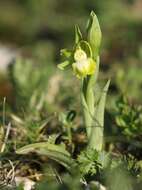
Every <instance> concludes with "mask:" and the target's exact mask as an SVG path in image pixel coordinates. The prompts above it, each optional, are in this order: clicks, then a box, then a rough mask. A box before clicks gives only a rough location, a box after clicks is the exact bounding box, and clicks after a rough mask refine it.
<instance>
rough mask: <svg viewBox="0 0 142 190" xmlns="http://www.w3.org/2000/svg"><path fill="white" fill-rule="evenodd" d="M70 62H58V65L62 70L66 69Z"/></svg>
mask: <svg viewBox="0 0 142 190" xmlns="http://www.w3.org/2000/svg"><path fill="white" fill-rule="evenodd" d="M69 64H70V62H69V61H64V62H62V63H60V64H58V65H57V67H58V68H59V69H61V70H64V69H65V67H67V66H68V65H69Z"/></svg>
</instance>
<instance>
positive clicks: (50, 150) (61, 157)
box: [16, 142, 75, 170]
mask: <svg viewBox="0 0 142 190" xmlns="http://www.w3.org/2000/svg"><path fill="white" fill-rule="evenodd" d="M32 152H34V153H37V154H39V155H45V156H47V157H49V158H50V159H52V160H54V161H56V162H58V163H59V164H61V165H63V166H64V167H65V168H67V169H68V170H71V168H72V167H74V165H75V162H74V160H73V159H72V158H71V156H70V154H69V152H68V151H66V150H65V147H64V146H62V145H55V144H50V143H48V142H42V143H34V144H30V145H27V146H24V147H22V148H20V149H18V150H17V151H16V153H17V154H28V153H32Z"/></svg>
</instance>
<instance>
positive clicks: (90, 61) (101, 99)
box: [17, 12, 110, 175]
mask: <svg viewBox="0 0 142 190" xmlns="http://www.w3.org/2000/svg"><path fill="white" fill-rule="evenodd" d="M101 36H102V34H101V30H100V26H99V22H98V19H97V16H96V15H95V13H94V12H91V14H90V18H89V21H88V24H87V31H86V38H85V39H84V38H83V36H82V34H81V32H80V29H79V27H78V26H76V27H75V44H74V47H73V49H72V50H71V51H69V50H66V49H64V50H61V55H62V57H64V61H63V62H62V63H61V64H59V65H58V67H59V68H60V69H62V70H64V69H65V67H70V68H72V72H73V74H74V75H75V76H76V77H77V78H78V79H79V80H80V81H81V92H80V94H81V95H80V97H81V101H82V112H83V117H84V126H85V129H86V134H87V148H86V149H85V150H84V151H83V152H82V153H81V154H80V155H78V156H77V157H78V159H77V160H75V159H73V158H72V152H70V153H69V152H68V151H67V150H66V145H65V144H64V143H61V144H56V143H55V141H52V142H40V143H35V144H30V145H27V146H25V147H22V148H20V149H18V150H17V153H18V154H28V153H29V152H35V153H37V154H39V155H45V156H48V157H49V158H50V159H52V160H54V161H57V162H58V163H59V164H61V165H63V166H64V167H65V168H67V169H68V170H69V171H72V170H73V168H75V167H77V168H78V169H79V170H80V172H81V173H82V174H83V175H85V174H87V173H90V174H92V175H93V174H95V173H96V172H97V169H99V168H101V167H102V162H101V161H100V160H99V158H100V157H101V155H100V151H102V148H103V130H104V129H103V128H104V110H105V100H106V94H107V90H108V87H109V83H110V81H108V82H107V83H106V85H105V87H104V89H103V90H102V92H101V93H100V92H98V91H97V90H96V88H95V87H96V85H97V79H98V74H99V51H100V45H101ZM72 117H73V118H74V113H73V112H72V114H71V112H70V114H68V116H67V117H65V119H63V118H62V121H63V120H64V121H63V125H64V126H65V128H67V129H66V130H67V136H68V140H69V144H72V143H73V142H72V129H71V126H72V120H73V118H72ZM72 147H73V146H72ZM103 160H104V156H103ZM84 164H85V165H86V167H85V168H86V169H85V171H83V170H82V167H83V165H84Z"/></svg>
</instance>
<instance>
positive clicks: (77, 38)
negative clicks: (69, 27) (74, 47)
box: [75, 25, 82, 44]
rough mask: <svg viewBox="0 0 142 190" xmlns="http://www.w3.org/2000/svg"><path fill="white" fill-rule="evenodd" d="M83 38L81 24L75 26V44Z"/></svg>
mask: <svg viewBox="0 0 142 190" xmlns="http://www.w3.org/2000/svg"><path fill="white" fill-rule="evenodd" d="M80 40H82V34H81V31H80V29H79V26H77V25H76V26H75V44H78V43H79V41H80Z"/></svg>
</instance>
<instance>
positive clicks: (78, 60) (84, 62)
mask: <svg viewBox="0 0 142 190" xmlns="http://www.w3.org/2000/svg"><path fill="white" fill-rule="evenodd" d="M74 60H75V63H73V64H72V67H73V72H74V73H75V75H76V76H77V77H78V78H83V77H86V76H87V75H92V74H94V72H95V69H96V62H95V61H94V60H93V59H92V58H88V57H87V54H86V53H85V51H83V50H82V49H77V50H76V51H75V53H74Z"/></svg>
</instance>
